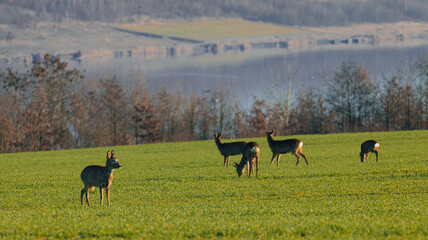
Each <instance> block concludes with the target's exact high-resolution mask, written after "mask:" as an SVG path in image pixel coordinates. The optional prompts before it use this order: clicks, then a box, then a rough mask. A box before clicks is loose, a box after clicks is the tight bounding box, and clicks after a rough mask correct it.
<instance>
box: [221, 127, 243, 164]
mask: <svg viewBox="0 0 428 240" xmlns="http://www.w3.org/2000/svg"><path fill="white" fill-rule="evenodd" d="M221 136H223V133H222V132H220V133H218V134H216V133H214V137H215V144H216V145H217V148H218V150H219V151H220V153H221V155H223V157H224V166H223V167H225V168H227V167H229V159H230V156H231V155H238V154H242V151H243V149H244V146H245V144H246V142H231V143H221Z"/></svg>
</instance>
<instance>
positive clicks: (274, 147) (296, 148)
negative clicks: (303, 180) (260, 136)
mask: <svg viewBox="0 0 428 240" xmlns="http://www.w3.org/2000/svg"><path fill="white" fill-rule="evenodd" d="M274 132H275V130H272V131H270V132H268V131H266V136H267V141H268V144H269V147H270V150H271V151H272V154H273V155H272V159H271V161H270V165H272V162H273V160H274V159H275V157H276V166H277V167H279V159H280V158H281V154H285V153H289V152H291V153H292V154H293V155H294V156H296V158H297V163H296V166H297V164H299V161H300V156H302V157H303V158H304V159H305V161H306V164H307V165H308V166H309V163H308V159H307V158H306V156H305V154H304V153H303V152H302V147H303V142H302V141H299V140H297V139H287V140H282V141H275V140H273V133H274Z"/></svg>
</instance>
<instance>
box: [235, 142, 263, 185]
mask: <svg viewBox="0 0 428 240" xmlns="http://www.w3.org/2000/svg"><path fill="white" fill-rule="evenodd" d="M259 158H260V147H259V145H258V144H257V143H255V142H249V143H247V144H246V145H245V146H244V150H243V153H242V158H241V162H240V163H239V164H237V163H235V168H236V172H237V173H238V177H241V175H242V174H244V171H245V167H247V176H248V177H250V175H251V173H253V174H254V164H256V177H257V178H258V177H259Z"/></svg>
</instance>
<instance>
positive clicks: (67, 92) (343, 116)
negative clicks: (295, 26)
mask: <svg viewBox="0 0 428 240" xmlns="http://www.w3.org/2000/svg"><path fill="white" fill-rule="evenodd" d="M373 82H374V81H371V79H370V76H369V74H368V72H367V71H366V70H365V69H363V68H362V67H360V66H358V65H357V64H356V63H355V62H343V63H342V64H341V66H339V67H338V69H337V70H336V71H334V72H333V73H331V76H330V77H326V79H324V87H323V88H320V89H308V90H305V91H302V92H300V93H298V94H297V96H296V97H295V98H294V99H295V100H294V101H293V102H292V103H290V104H289V103H288V102H287V100H285V101H282V100H278V101H277V102H268V101H267V100H265V99H258V98H254V101H253V103H252V105H251V106H250V107H249V108H248V109H246V108H242V107H240V105H239V104H238V102H237V101H236V100H235V99H233V98H232V97H231V94H229V93H228V92H227V91H226V90H225V89H218V90H217V91H212V92H210V94H209V96H205V97H201V96H198V95H197V94H195V93H193V94H191V95H184V94H182V93H181V92H180V91H178V90H172V89H168V88H166V87H164V88H162V89H161V90H159V91H157V92H149V91H147V89H145V87H144V85H143V84H141V83H135V84H134V85H133V86H124V85H123V84H122V82H121V81H120V80H119V79H117V78H116V77H114V76H113V77H106V78H102V79H99V80H91V79H87V80H86V79H84V77H83V75H82V74H81V73H80V72H79V71H78V70H75V69H73V70H70V69H67V63H66V62H63V61H61V60H60V58H59V57H57V58H52V57H51V56H50V55H45V56H44V58H43V61H42V62H40V63H35V64H34V65H33V66H32V67H31V69H29V70H28V71H27V72H25V73H18V72H14V71H13V70H12V69H7V71H6V72H2V73H0V83H1V88H0V152H20V151H38V150H50V149H69V148H86V147H98V146H109V145H129V144H141V143H153V142H165V141H189V140H197V139H211V138H213V133H214V132H217V131H222V132H223V133H224V136H225V137H229V138H243V137H255V136H264V134H265V130H268V129H275V130H276V133H277V134H278V135H285V134H309V133H333V132H356V131H392V130H411V129H428V115H427V114H428V54H425V55H423V56H421V57H420V58H419V59H418V60H417V61H415V62H414V63H411V64H409V65H408V66H405V67H403V68H402V69H400V71H398V73H397V74H393V75H391V76H384V77H383V78H382V79H380V80H378V81H376V82H377V84H374V83H373ZM288 106H290V107H288Z"/></svg>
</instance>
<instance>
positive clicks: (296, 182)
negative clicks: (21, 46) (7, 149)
mask: <svg viewBox="0 0 428 240" xmlns="http://www.w3.org/2000/svg"><path fill="white" fill-rule="evenodd" d="M291 137H297V138H299V139H300V140H302V141H303V142H304V145H303V151H304V153H305V154H306V155H307V156H308V158H309V163H310V166H309V167H308V166H306V165H305V163H304V161H303V162H301V163H300V164H299V166H297V167H296V166H295V163H296V159H295V157H294V156H292V155H291V154H287V155H283V156H282V159H281V162H280V166H279V168H277V167H276V166H269V161H270V158H271V152H270V149H269V147H268V145H267V142H266V138H255V139H251V140H254V141H256V142H258V143H259V145H260V148H261V161H260V170H259V178H258V179H256V178H253V177H252V178H247V177H245V176H243V177H241V178H238V177H237V174H236V172H235V169H234V168H233V167H229V168H228V169H224V168H223V158H222V156H221V155H220V153H219V152H218V150H217V148H216V145H215V143H214V140H209V141H198V142H181V143H162V144H151V145H139V146H117V147H105V148H97V149H82V150H66V151H50V152H35V153H17V154H1V155H0V165H1V167H0V182H1V185H0V216H1V217H0V238H3V239H55V238H66V239H69V238H71V239H77V238H85V239H87V238H99V239H118V238H119V239H120V238H123V239H177V238H180V239H181V238H196V239H201V238H204V239H205V238H216V239H217V238H237V239H280V238H283V239H293V238H307V239H384V238H388V239H391V238H392V239H427V238H428V228H427V226H428V217H427V210H428V206H427V203H428V201H427V199H428V185H427V179H428V178H427V177H428V131H407V132H388V133H355V134H329V135H303V136H288V137H276V139H285V138H291ZM367 139H375V140H377V141H378V142H379V143H380V148H379V151H380V161H379V162H378V163H377V162H376V161H375V157H374V155H370V158H369V162H368V163H365V164H363V163H361V162H360V160H359V156H358V153H359V146H360V143H361V142H362V141H363V140H367ZM246 140H250V139H246ZM228 141H231V140H227V139H226V140H224V142H228ZM111 149H114V150H115V151H116V153H117V156H118V158H119V160H120V163H121V164H122V166H123V167H122V169H119V170H116V171H115V172H114V181H113V185H112V187H111V206H110V207H108V206H107V205H106V204H105V203H106V202H105V200H104V205H103V206H99V204H98V201H99V192H98V189H96V190H95V191H93V192H91V194H90V198H91V201H92V204H93V205H92V206H91V207H88V206H87V205H85V206H81V205H80V190H81V189H82V188H83V184H82V182H81V180H80V172H81V171H82V170H83V168H84V167H86V166H87V165H92V164H98V165H104V164H105V154H106V152H107V150H111ZM239 160H240V157H239V156H234V157H232V158H231V164H232V163H233V162H235V161H236V162H238V161H239Z"/></svg>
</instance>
